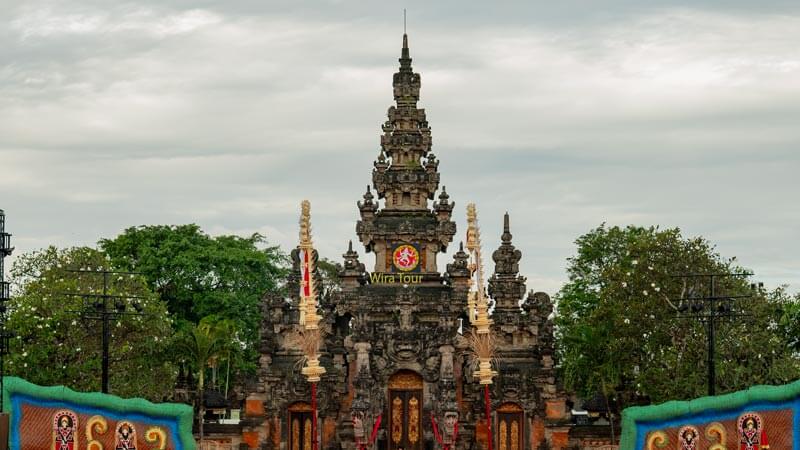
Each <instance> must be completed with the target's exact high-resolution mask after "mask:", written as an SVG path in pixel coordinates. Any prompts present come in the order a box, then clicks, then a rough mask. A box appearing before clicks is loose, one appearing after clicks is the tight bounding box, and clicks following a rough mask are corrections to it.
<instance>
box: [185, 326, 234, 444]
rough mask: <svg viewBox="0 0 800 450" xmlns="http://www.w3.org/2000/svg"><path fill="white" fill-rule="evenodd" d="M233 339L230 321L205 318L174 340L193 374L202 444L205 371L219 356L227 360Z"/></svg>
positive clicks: (232, 327) (232, 328) (204, 410)
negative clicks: (195, 376)
mask: <svg viewBox="0 0 800 450" xmlns="http://www.w3.org/2000/svg"><path fill="white" fill-rule="evenodd" d="M234 335H235V332H234V325H233V322H232V321H230V320H224V319H222V320H220V319H219V318H217V317H215V316H208V317H205V318H203V319H202V320H200V323H199V324H197V325H190V326H189V327H188V328H186V329H184V330H183V331H182V333H181V335H180V337H179V339H178V350H179V351H180V352H181V354H182V355H183V356H185V357H187V358H188V360H189V363H190V364H191V365H192V367H193V368H194V371H195V373H196V374H197V398H198V405H197V409H198V425H199V427H200V442H203V417H204V416H205V412H206V409H205V403H204V398H203V394H204V392H205V386H206V384H205V380H206V371H207V370H208V368H209V367H210V366H211V365H212V364H214V362H215V361H216V359H217V358H219V357H221V356H227V357H228V358H230V352H231V342H233V341H234V339H233V337H234Z"/></svg>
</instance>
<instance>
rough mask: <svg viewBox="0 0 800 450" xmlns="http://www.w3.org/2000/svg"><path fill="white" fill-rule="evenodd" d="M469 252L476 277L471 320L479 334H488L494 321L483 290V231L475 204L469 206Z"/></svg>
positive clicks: (469, 300)
mask: <svg viewBox="0 0 800 450" xmlns="http://www.w3.org/2000/svg"><path fill="white" fill-rule="evenodd" d="M467 250H468V251H469V253H470V256H472V263H471V264H470V270H471V271H472V272H473V273H474V275H475V285H474V286H473V287H474V288H475V289H474V290H473V291H472V292H470V296H469V298H468V300H467V304H468V308H469V311H468V312H469V314H468V316H469V318H470V321H473V324H474V325H475V327H476V329H477V332H478V334H488V333H489V331H490V326H491V324H492V321H491V320H490V319H489V302H488V300H487V299H486V296H485V294H484V290H483V258H482V257H481V230H480V227H478V211H477V209H476V208H475V204H474V203H470V204H468V205H467Z"/></svg>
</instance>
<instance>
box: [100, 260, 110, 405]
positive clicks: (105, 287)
mask: <svg viewBox="0 0 800 450" xmlns="http://www.w3.org/2000/svg"><path fill="white" fill-rule="evenodd" d="M100 314H102V316H103V389H102V391H103V393H104V394H108V341H109V339H110V336H109V330H108V319H109V313H108V271H107V270H106V271H103V311H102V312H101V313H100Z"/></svg>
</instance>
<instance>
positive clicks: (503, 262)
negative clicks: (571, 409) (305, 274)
mask: <svg viewBox="0 0 800 450" xmlns="http://www.w3.org/2000/svg"><path fill="white" fill-rule="evenodd" d="M399 61H400V69H399V71H398V72H397V73H395V74H394V78H393V83H392V85H393V89H394V100H395V105H393V106H391V107H390V108H389V111H388V120H387V121H386V122H385V123H384V125H383V127H382V130H383V134H382V136H381V139H380V144H381V145H380V147H381V148H380V152H379V155H378V157H377V159H376V160H375V162H374V169H373V171H372V186H371V187H369V186H368V187H367V190H366V193H365V194H364V195H363V199H362V200H361V201H359V202H357V205H358V209H359V212H360V220H358V222H357V224H356V234H357V235H358V238H359V240H360V242H361V244H363V246H364V249H365V250H366V252H367V253H372V254H373V255H374V257H375V264H374V266H373V267H372V270H371V271H367V268H366V266H365V265H364V264H363V263H361V262H360V261H359V258H358V254H357V253H356V252H355V251H354V250H353V243H352V241H351V242H350V244H349V245H348V247H347V251H346V252H345V253H344V255H343V257H344V260H343V264H342V269H341V272H340V273H339V276H340V283H339V286H338V287H335V288H333V289H326V290H325V292H328V293H327V294H326V295H325V296H323V297H322V298H321V299H320V303H321V308H322V310H323V317H324V321H323V322H322V323H321V327H322V328H323V330H324V331H325V333H326V338H325V343H324V346H323V349H322V353H323V354H322V357H321V363H322V365H323V366H325V368H326V369H327V373H326V374H325V375H324V376H323V379H322V381H321V382H320V385H319V396H320V413H319V423H320V427H319V428H320V442H321V447H320V448H322V449H339V448H347V449H354V448H355V442H356V440H357V439H360V441H359V442H364V439H368V438H369V435H370V434H371V433H370V432H371V431H372V429H373V425H374V424H375V423H376V420H377V418H378V417H379V416H380V417H381V422H380V426H379V427H378V433H377V440H376V442H375V444H374V445H375V448H378V449H381V450H383V449H389V450H396V449H403V450H422V449H426V450H427V449H433V448H438V444H437V443H436V442H435V437H434V433H433V429H432V422H431V417H433V418H434V419H435V420H437V421H438V422H440V423H441V421H442V420H443V417H444V416H445V414H456V413H457V415H458V417H459V432H458V440H457V448H458V449H473V448H485V445H486V439H487V433H486V428H485V425H483V426H481V425H478V426H477V427H476V424H479V423H481V422H484V420H485V419H484V416H483V413H482V411H483V399H482V396H481V394H480V393H481V392H482V391H481V389H480V388H479V386H478V383H477V380H476V379H473V376H472V372H473V368H472V367H471V361H470V357H469V355H468V351H467V348H468V345H467V342H466V339H465V336H464V335H463V334H462V332H463V331H464V330H469V327H470V324H469V322H468V319H467V315H466V308H467V294H468V291H469V286H470V278H471V275H472V274H471V270H470V267H469V264H468V256H467V254H466V253H465V252H464V250H463V246H462V247H461V248H459V250H458V251H456V253H455V255H454V257H453V261H452V262H451V263H449V264H446V268H445V269H444V270H441V269H440V267H439V265H438V261H437V260H438V256H439V255H440V253H443V252H445V251H446V250H447V247H448V245H450V244H451V242H452V240H453V237H454V235H455V234H456V225H455V222H453V221H452V220H451V216H452V213H453V208H454V203H453V202H451V201H450V198H449V195H448V194H447V192H446V191H445V189H444V187H441V189H440V187H439V181H440V180H439V172H438V167H439V161H438V160H437V159H436V157H435V156H434V154H433V153H432V151H431V130H430V127H429V125H428V121H427V119H426V116H425V110H424V109H421V108H418V107H417V103H418V101H419V93H420V86H421V83H420V75H419V74H417V73H415V72H414V71H413V69H412V67H411V57H410V53H409V48H408V38H407V36H406V35H403V46H402V52H401V57H400V60H399ZM437 193H438V195H437ZM521 256H522V255H521V252H520V251H519V250H516V249H515V248H514V246H513V245H512V243H511V233H510V229H509V219H508V215H506V217H505V225H504V232H503V243H502V245H501V246H500V248H499V249H497V251H495V252H494V255H493V259H494V261H495V273H494V275H493V276H492V277H491V279H490V280H489V294H490V296H491V297H492V298H493V299H494V302H495V308H494V313H493V318H494V331H495V333H496V335H497V336H498V356H499V365H498V369H499V372H500V375H499V376H498V377H496V378H495V384H494V385H493V387H492V389H493V393H492V395H493V397H492V398H493V410H494V411H495V414H494V415H493V417H492V422H493V429H494V430H496V433H495V435H494V440H495V447H494V448H496V449H498V450H525V449H529V450H530V449H538V448H540V446H541V445H544V443H547V444H549V445H550V446H551V448H558V449H561V448H565V447H566V446H567V434H568V428H567V422H566V421H567V420H568V414H567V411H566V407H565V395H564V393H563V391H561V390H560V388H559V387H558V383H557V382H556V379H555V371H554V361H553V328H552V321H551V319H550V314H551V312H552V304H551V302H550V298H549V297H548V296H547V295H546V294H544V293H536V294H533V293H531V294H529V295H528V296H527V297H525V293H526V292H525V289H526V287H525V278H524V277H522V276H520V275H519V261H520V258H521ZM314 257H315V258H316V257H317V255H316V254H315V255H314ZM292 259H293V261H294V271H293V273H294V275H293V278H291V279H290V283H289V292H290V294H291V298H289V299H284V298H281V297H275V296H269V297H267V298H265V300H264V308H263V326H262V347H261V353H262V356H261V364H260V366H261V367H260V370H259V377H258V381H257V383H256V386H255V388H254V389H253V391H252V392H251V393H250V394H249V396H248V399H247V408H246V415H245V419H244V422H243V423H244V428H243V440H244V441H245V442H247V443H248V445H250V446H251V448H270V449H281V450H304V449H306V448H310V446H309V445H310V444H309V443H310V428H309V427H310V420H309V417H310V416H309V414H310V405H309V404H308V401H309V388H308V383H306V381H305V380H304V378H303V377H302V376H301V375H300V364H299V363H298V360H299V358H300V356H301V352H300V350H299V348H298V340H297V339H296V336H297V334H298V331H299V327H298V325H297V323H298V318H299V312H298V302H299V298H298V295H297V293H298V290H299V286H298V279H297V278H298V275H297V274H298V273H299V260H298V256H297V250H295V251H294V252H293V254H292ZM317 275H318V274H317ZM317 280H318V282H321V278H320V277H319V276H317ZM321 291H322V290H321ZM523 298H524V301H523ZM354 417H356V418H357V420H356V421H355V425H354V420H353V418H354Z"/></svg>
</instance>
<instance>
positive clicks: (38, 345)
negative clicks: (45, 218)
mask: <svg viewBox="0 0 800 450" xmlns="http://www.w3.org/2000/svg"><path fill="white" fill-rule="evenodd" d="M113 268H114V266H112V265H111V263H110V261H108V259H107V258H106V256H105V254H104V253H102V252H100V251H97V250H95V249H91V248H87V247H73V248H68V249H58V248H56V247H49V248H46V249H44V250H41V251H35V252H32V253H28V254H23V255H21V256H19V257H18V258H17V259H16V261H15V263H14V266H13V268H12V271H11V276H12V281H13V283H14V287H15V295H14V296H13V299H12V301H11V302H10V304H9V311H8V314H9V317H8V329H9V330H11V331H13V333H14V334H15V337H14V338H13V339H12V340H11V343H10V345H11V351H10V354H9V356H7V371H8V373H9V374H13V375H17V376H19V377H22V378H24V379H26V380H28V381H31V382H33V383H36V384H40V385H58V384H61V385H66V386H69V387H71V388H73V389H75V390H80V391H99V390H100V388H101V361H102V358H101V348H102V347H101V343H102V334H101V330H102V324H101V321H99V320H96V319H97V317H98V316H97V312H98V311H99V310H101V308H102V299H101V298H100V297H98V296H97V295H98V294H102V293H103V283H104V281H103V275H102V274H97V273H87V272H76V271H99V270H110V269H113ZM107 286H108V291H107V293H108V294H110V295H113V296H117V297H122V298H115V299H111V300H110V301H109V304H108V305H107V307H108V309H109V310H111V311H115V312H120V313H121V314H118V315H116V316H115V317H114V318H113V320H112V321H111V322H110V341H109V343H110V345H109V347H110V352H109V354H110V362H109V367H110V377H109V385H110V391H111V393H114V394H117V395H120V396H124V397H133V396H135V397H145V398H148V399H150V400H156V401H160V400H163V399H164V398H165V397H167V396H169V395H170V394H171V393H172V391H173V388H174V381H175V374H176V368H175V366H174V365H173V364H172V363H171V361H170V358H169V356H168V353H167V350H168V349H169V347H170V344H171V340H172V335H173V332H172V327H171V321H170V319H169V316H168V314H167V310H166V305H165V304H164V303H163V302H162V301H161V300H160V299H159V298H158V296H157V295H155V294H153V293H152V291H150V290H149V289H148V287H147V283H146V281H145V280H144V279H143V278H142V277H140V276H136V275H129V274H111V275H109V280H108V284H107ZM75 294H89V296H87V297H82V296H79V295H75ZM130 313H136V314H130Z"/></svg>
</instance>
